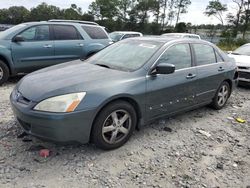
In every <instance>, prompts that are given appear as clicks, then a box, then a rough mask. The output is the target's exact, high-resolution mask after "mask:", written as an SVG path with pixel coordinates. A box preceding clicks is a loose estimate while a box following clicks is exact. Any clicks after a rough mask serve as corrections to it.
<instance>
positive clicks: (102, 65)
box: [96, 63, 111, 69]
mask: <svg viewBox="0 0 250 188" xmlns="http://www.w3.org/2000/svg"><path fill="white" fill-rule="evenodd" d="M96 65H98V66H100V67H105V68H108V69H111V68H110V66H108V65H105V64H100V63H97V64H96Z"/></svg>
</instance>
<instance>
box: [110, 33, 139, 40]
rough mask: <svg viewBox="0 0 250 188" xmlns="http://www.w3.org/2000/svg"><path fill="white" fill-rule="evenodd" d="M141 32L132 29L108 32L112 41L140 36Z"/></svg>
mask: <svg viewBox="0 0 250 188" xmlns="http://www.w3.org/2000/svg"><path fill="white" fill-rule="evenodd" d="M142 36H143V35H142V33H139V32H134V31H115V32H112V33H110V34H109V37H110V38H111V39H112V41H113V42H117V41H120V40H123V39H127V38H133V37H142Z"/></svg>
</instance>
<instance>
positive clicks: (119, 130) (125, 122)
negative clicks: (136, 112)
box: [102, 110, 132, 144]
mask: <svg viewBox="0 0 250 188" xmlns="http://www.w3.org/2000/svg"><path fill="white" fill-rule="evenodd" d="M131 124H132V118H131V116H130V114H129V113H128V112H127V111H125V110H116V111H114V112H112V113H111V114H110V115H109V116H108V117H107V118H106V120H105V121H104V123H103V126H102V136H103V139H104V140H105V142H107V143H109V144H116V143H119V142H121V141H122V140H123V139H125V138H126V136H127V135H128V134H129V132H130V129H131Z"/></svg>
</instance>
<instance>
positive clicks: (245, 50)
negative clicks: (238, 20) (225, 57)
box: [232, 45, 250, 55]
mask: <svg viewBox="0 0 250 188" xmlns="http://www.w3.org/2000/svg"><path fill="white" fill-rule="evenodd" d="M232 54H235V55H250V45H244V46H241V47H239V48H237V49H236V50H235V51H233V53H232Z"/></svg>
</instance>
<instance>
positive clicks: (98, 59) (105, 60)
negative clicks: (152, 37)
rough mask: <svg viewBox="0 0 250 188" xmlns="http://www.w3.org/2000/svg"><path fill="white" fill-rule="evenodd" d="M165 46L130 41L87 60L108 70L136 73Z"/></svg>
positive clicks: (111, 47) (152, 42) (113, 46)
mask: <svg viewBox="0 0 250 188" xmlns="http://www.w3.org/2000/svg"><path fill="white" fill-rule="evenodd" d="M162 45H163V43H161V42H155V41H142V40H133V41H132V40H128V41H123V42H118V43H115V44H112V45H111V46H109V47H107V48H105V49H103V50H102V51H100V52H98V53H97V54H96V55H94V56H92V57H91V58H90V59H88V60H87V62H88V63H92V64H96V65H99V66H103V67H106V68H111V69H116V70H121V71H135V70H137V69H139V68H140V67H142V66H143V65H144V64H145V63H146V62H147V61H148V60H149V59H150V58H151V57H152V55H153V54H154V53H155V52H156V51H157V50H158V49H159V48H160V47H161V46H162Z"/></svg>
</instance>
